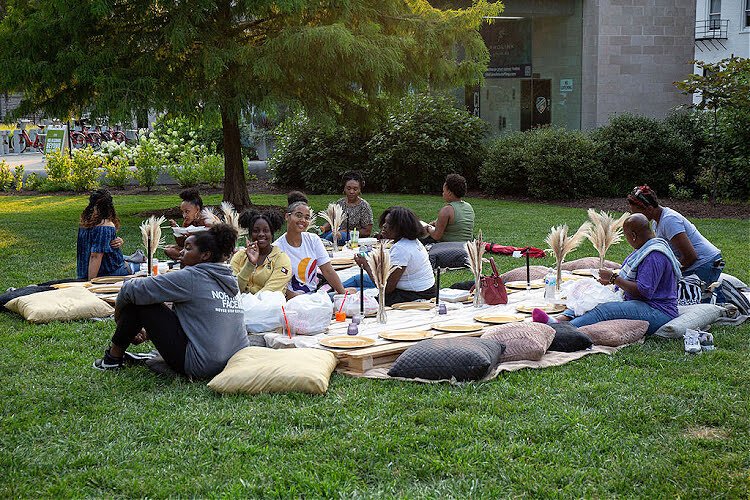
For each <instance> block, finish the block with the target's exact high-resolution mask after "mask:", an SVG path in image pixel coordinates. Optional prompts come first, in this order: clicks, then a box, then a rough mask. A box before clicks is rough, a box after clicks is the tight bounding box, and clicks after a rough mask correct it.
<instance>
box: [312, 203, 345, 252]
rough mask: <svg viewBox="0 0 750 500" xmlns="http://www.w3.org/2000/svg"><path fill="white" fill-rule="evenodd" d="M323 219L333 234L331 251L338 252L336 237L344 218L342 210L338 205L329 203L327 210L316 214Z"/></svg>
mask: <svg viewBox="0 0 750 500" xmlns="http://www.w3.org/2000/svg"><path fill="white" fill-rule="evenodd" d="M318 215H319V216H320V217H323V218H324V219H325V221H326V222H327V223H328V224H329V225H330V226H331V232H332V233H333V251H334V252H338V250H339V239H338V237H337V236H336V233H337V232H338V230H339V228H340V227H341V224H343V223H344V219H345V218H346V216H345V215H344V209H343V207H342V206H341V205H339V204H338V203H331V204H330V205H328V208H327V209H325V210H324V211H322V212H320V213H319V214H318Z"/></svg>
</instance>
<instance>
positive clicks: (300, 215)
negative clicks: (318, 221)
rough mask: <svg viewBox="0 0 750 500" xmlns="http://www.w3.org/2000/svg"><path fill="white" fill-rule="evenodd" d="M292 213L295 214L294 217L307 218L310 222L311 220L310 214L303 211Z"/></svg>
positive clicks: (298, 218)
mask: <svg viewBox="0 0 750 500" xmlns="http://www.w3.org/2000/svg"><path fill="white" fill-rule="evenodd" d="M291 215H292V216H294V218H295V219H297V220H306V221H307V222H310V220H311V218H310V214H303V213H302V212H294V213H293V214H291Z"/></svg>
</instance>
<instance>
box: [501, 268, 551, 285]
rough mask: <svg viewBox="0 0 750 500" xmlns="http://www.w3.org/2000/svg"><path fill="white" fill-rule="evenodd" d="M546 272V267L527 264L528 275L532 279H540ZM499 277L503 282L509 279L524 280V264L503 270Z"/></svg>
mask: <svg viewBox="0 0 750 500" xmlns="http://www.w3.org/2000/svg"><path fill="white" fill-rule="evenodd" d="M548 272H549V268H548V267H544V266H529V275H530V277H531V279H532V280H538V279H542V278H544V276H545V275H546V274H547V273H548ZM500 278H502V280H503V283H508V282H509V281H526V266H523V267H517V268H515V269H511V270H510V271H507V272H504V273H503V274H501V275H500Z"/></svg>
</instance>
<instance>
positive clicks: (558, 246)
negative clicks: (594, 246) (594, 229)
mask: <svg viewBox="0 0 750 500" xmlns="http://www.w3.org/2000/svg"><path fill="white" fill-rule="evenodd" d="M590 230H591V223H590V222H584V223H583V224H581V227H579V228H578V231H576V232H575V234H574V235H573V236H568V225H567V224H563V225H562V226H556V227H553V228H552V229H551V230H550V233H549V234H548V235H547V237H546V238H545V239H544V241H545V243H547V245H549V248H548V249H547V250H548V251H551V252H552V253H554V254H555V260H556V261H557V289H558V290H560V284H561V283H562V268H561V266H562V263H563V262H564V261H565V256H566V255H568V254H569V253H570V252H572V251H573V250H575V249H576V248H578V245H580V244H581V243H582V242H583V240H584V239H585V238H586V237H587V236H588V233H589V231H590Z"/></svg>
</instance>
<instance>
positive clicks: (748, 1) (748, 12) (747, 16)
mask: <svg viewBox="0 0 750 500" xmlns="http://www.w3.org/2000/svg"><path fill="white" fill-rule="evenodd" d="M742 14H743V15H742V18H743V19H744V20H745V22H744V23H743V26H744V27H745V29H748V28H750V0H745V12H743V13H742Z"/></svg>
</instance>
